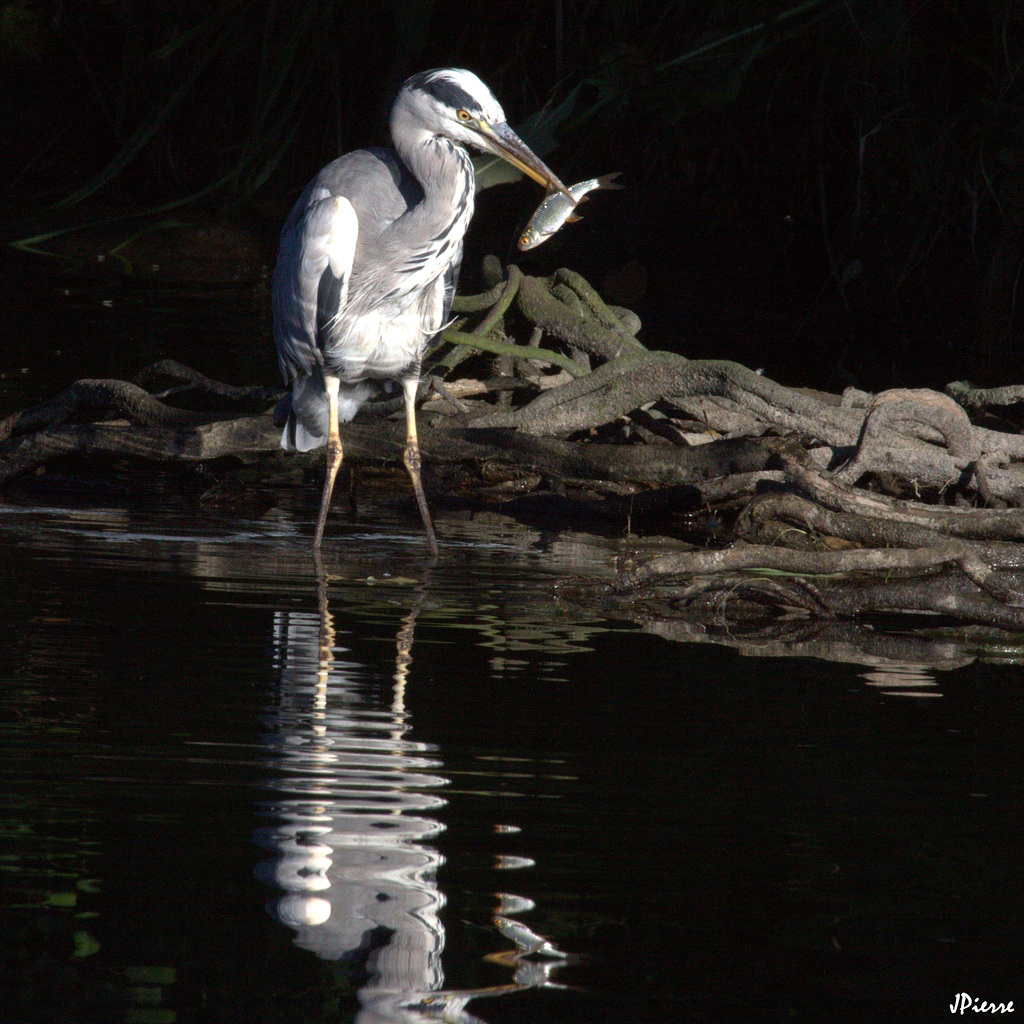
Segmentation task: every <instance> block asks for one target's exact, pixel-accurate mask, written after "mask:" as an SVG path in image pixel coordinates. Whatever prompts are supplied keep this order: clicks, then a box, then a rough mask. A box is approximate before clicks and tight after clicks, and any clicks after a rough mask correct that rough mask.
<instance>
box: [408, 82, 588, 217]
mask: <svg viewBox="0 0 1024 1024" xmlns="http://www.w3.org/2000/svg"><path fill="white" fill-rule="evenodd" d="M403 124H404V125H410V124H415V125H416V126H417V127H419V128H420V129H421V130H423V131H427V132H429V133H430V134H432V135H443V136H445V137H446V138H449V139H452V140H453V141H454V142H459V143H462V145H464V146H474V147H475V148H477V149H483V150H486V151H487V152H488V153H493V154H494V155H495V156H499V157H501V159H503V160H507V161H508V162H509V163H510V164H512V166H513V167H518V168H519V170H521V171H522V172H523V173H524V174H528V175H529V176H530V177H531V178H533V180H534V181H536V182H539V183H540V184H541V185H543V186H544V187H545V188H546V189H548V190H549V191H558V192H564V193H565V194H566V195H568V194H569V193H568V190H567V189H566V187H565V186H564V185H563V184H562V182H561V181H559V179H558V178H557V176H556V175H555V173H554V172H553V171H552V170H551V169H550V168H549V167H548V166H547V165H546V164H545V163H544V162H543V161H542V160H541V159H540V157H538V156H537V155H536V154H535V153H534V152H533V151H532V150H531V149H530V147H529V146H527V145H526V143H525V142H523V140H522V139H520V138H519V136H518V135H516V133H515V132H514V131H513V130H512V129H511V128H510V127H509V126H508V123H507V121H506V120H505V112H504V111H503V110H502V109H501V104H500V103H499V102H498V101H497V100H496V99H495V97H494V93H492V92H491V90H490V89H488V88H487V86H486V85H484V83H483V82H481V81H480V79H479V78H477V76H476V75H474V74H473V72H472V71H464V70H462V69H460V68H438V69H436V70H434V71H421V72H420V73H419V74H417V75H413V76H412V78H410V79H409V80H408V81H407V82H406V83H405V85H403V86H402V89H401V91H400V92H399V94H398V98H397V99H396V100H395V106H394V109H393V110H392V112H391V133H392V136H394V137H395V141H396V144H397V142H398V138H397V135H398V132H399V131H400V128H401V126H402V125H403ZM570 198H572V197H571V196H570Z"/></svg>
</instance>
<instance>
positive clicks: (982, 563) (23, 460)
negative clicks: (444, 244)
mask: <svg viewBox="0 0 1024 1024" xmlns="http://www.w3.org/2000/svg"><path fill="white" fill-rule="evenodd" d="M484 271H485V277H486V279H487V282H488V285H489V287H488V290H487V291H485V292H484V293H483V294H481V295H476V296H468V297H461V298H459V299H458V300H457V303H456V307H455V309H456V311H457V312H458V313H459V314H460V316H461V319H460V320H459V321H458V322H457V323H456V324H454V325H453V326H452V327H450V328H449V329H448V330H447V331H446V332H445V333H444V335H443V336H442V338H441V341H440V343H439V345H438V346H437V347H436V349H435V350H434V351H433V352H432V354H431V356H430V358H429V359H428V365H427V369H426V373H425V375H424V380H423V385H422V389H421V395H420V399H421V412H420V422H421V435H420V443H421V448H422V450H423V453H424V456H425V458H426V460H427V462H428V463H429V464H430V466H431V467H432V472H433V474H434V477H435V483H436V478H437V477H439V476H440V477H442V478H444V487H443V488H437V487H435V490H442V489H443V491H444V492H445V493H446V494H449V495H450V494H452V493H453V492H455V493H459V494H462V495H463V496H464V497H465V498H466V500H469V499H470V496H472V498H473V500H476V501H487V502H489V503H490V505H491V506H492V507H493V506H495V505H497V507H499V508H504V509H506V510H508V511H510V512H513V513H514V514H518V515H524V516H531V515H540V514H543V515H546V516H549V515H551V514H552V511H553V510H554V511H555V512H556V513H557V514H561V515H563V516H573V517H575V516H580V515H582V516H585V517H586V518H587V519H588V521H593V520H595V519H596V520H597V521H599V522H601V523H603V524H604V526H605V528H607V529H611V530H614V531H617V532H621V531H622V530H623V529H629V528H630V527H638V526H639V527H640V528H642V529H645V530H651V529H656V530H657V531H658V532H659V533H668V534H675V535H677V536H680V535H683V536H689V538H690V539H691V540H695V541H698V542H699V543H697V544H695V545H690V546H687V545H684V544H682V543H681V542H680V544H679V545H678V547H677V549H676V550H672V551H671V552H667V553H662V554H659V555H658V556H656V557H654V558H651V559H649V560H647V561H644V562H640V563H638V564H632V563H629V564H627V565H625V566H624V567H623V568H622V571H621V572H620V574H619V576H618V579H617V582H616V584H615V586H614V587H612V588H604V589H602V588H601V587H596V588H595V589H594V590H593V591H592V593H591V597H593V598H595V599H599V600H600V601H601V602H602V603H603V606H605V607H609V608H612V607H614V608H619V609H621V610H628V611H630V613H631V614H640V610H641V609H646V610H647V612H646V613H644V614H647V613H649V612H650V610H651V609H653V608H655V607H657V608H660V609H662V610H664V609H666V608H671V609H672V611H673V615H674V616H676V617H685V616H687V615H689V616H695V617H697V618H698V619H700V618H702V617H703V618H704V619H709V620H710V619H716V620H717V619H720V618H721V617H722V616H723V615H727V614H728V615H732V616H736V617H738V618H740V619H746V620H753V619H758V618H759V617H763V616H764V615H766V614H768V613H769V612H771V614H772V615H775V616H777V614H778V612H780V611H784V612H787V613H788V614H792V613H795V612H799V613H800V614H801V615H804V616H809V617H811V618H813V619H815V620H816V621H820V622H827V621H835V620H838V619H841V618H848V617H851V616H857V615H865V614H876V613H881V612H898V611H904V612H915V613H927V614H929V615H938V616H942V617H944V618H946V619H950V620H954V621H957V622H961V623H964V622H972V623H985V624H988V625H990V626H997V627H999V628H1001V629H1006V630H1020V629H1022V628H1024V584H1022V580H1024V564H1022V563H1024V545H1022V544H1021V541H1022V540H1024V434H1022V433H1021V430H1020V427H1019V424H1018V423H1016V422H1014V421H1013V420H1012V418H1011V417H1012V414H1013V413H1014V412H1015V411H1018V413H1019V410H1015V409H1014V406H1015V404H1017V403H1020V402H1022V401H1024V386H1008V387H1004V388H997V389H993V390H989V391H984V390H978V389H975V388H973V387H972V386H971V385H969V384H966V383H963V382H957V383H955V384H950V385H949V387H948V388H947V389H946V393H945V394H940V393H938V392H933V391H924V390H905V389H900V390H894V391H887V392H883V393H881V394H878V395H865V394H864V393H861V392H856V391H852V390H851V391H849V392H847V393H846V394H844V395H842V396H834V395H825V394H821V393H817V392H810V391H806V390H800V389H794V388H788V387H785V386H783V385H781V384H778V383H776V382H774V381H772V380H770V379H768V378H766V377H764V376H762V375H760V374H758V373H754V372H753V371H751V370H749V369H747V368H746V367H744V366H741V365H739V364H736V363H730V362H726V361H722V360H691V359H687V358H685V357H683V356H680V355H676V354H674V353H671V352H661V351H650V350H648V349H646V348H645V347H644V346H643V345H642V344H641V342H640V341H639V340H638V339H637V337H636V334H637V331H638V330H639V322H638V320H637V318H636V317H635V315H634V314H633V313H631V312H630V311H628V310H623V309H618V308H614V307H610V306H608V305H606V304H605V303H604V302H603V301H602V300H601V298H600V297H599V296H598V295H597V294H596V293H595V292H594V290H593V289H592V288H591V287H590V285H589V284H587V282H586V281H584V280H583V279H582V278H580V277H579V276H578V275H577V274H574V273H572V272H571V271H567V270H561V271H558V272H556V273H555V274H553V275H552V276H551V277H550V278H535V277H528V276H524V275H523V274H521V273H520V272H519V271H518V270H517V269H516V268H515V267H509V268H507V271H506V270H504V269H503V268H502V267H501V266H500V265H499V264H498V262H497V261H496V260H494V259H493V258H489V259H488V260H487V261H485V266H484ZM279 394H280V392H278V391H276V390H273V389H267V388H233V387H230V386H228V385H224V384H220V383H218V382H215V381H211V380H209V379H208V378H205V377H203V376H202V375H201V374H198V373H196V372H195V371H194V370H190V369H188V368H186V367H182V366H180V365H177V364H173V363H167V362H165V363H160V364H157V365H155V366H153V367H150V368H149V369H148V370H146V371H144V373H143V374H141V375H140V377H139V378H138V379H137V380H136V381H135V382H134V383H128V382H126V381H109V380H82V381H78V382H77V383H75V384H73V385H71V386H70V387H69V388H68V389H67V390H66V391H64V392H63V393H62V394H60V395H58V396H57V397H56V398H55V399H53V400H52V401H50V402H47V403H45V404H43V405H40V406H37V407H35V408H32V409H28V410H25V411H23V412H20V413H16V414H14V415H11V416H8V417H7V419H5V420H3V421H0V485H4V484H10V483H11V482H12V481H14V480H15V479H17V478H19V477H23V476H24V475H25V474H26V473H28V472H29V471H31V470H37V471H38V470H39V467H43V466H45V465H47V464H50V463H53V462H54V461H56V460H59V459H62V458H64V457H66V456H69V455H82V454H85V455H90V456H97V455H102V456H130V457H134V458H140V459H145V460H160V461H167V462H175V461H177V462H189V461H192V462H195V461H203V462H204V463H209V462H211V461H214V460H218V459H225V458H229V457H230V458H233V459H242V460H246V461H252V460H254V459H259V458H262V457H263V456H265V454H266V453H269V452H272V451H276V450H277V448H278V445H279V432H278V430H277V429H276V428H274V427H273V425H272V423H271V417H270V412H269V410H268V409H267V406H269V405H271V404H272V403H273V402H275V401H276V399H277V397H278V396H279ZM400 406H401V398H400V397H398V396H392V397H388V396H387V395H385V394H382V395H381V396H380V398H379V400H378V401H377V402H375V403H371V404H370V406H369V407H368V408H369V411H370V412H371V413H377V414H378V415H376V416H373V415H371V416H367V417H365V418H364V419H362V420H361V421H360V422H358V423H354V424H348V425H346V426H345V427H344V428H343V431H342V438H343V442H344V444H345V449H346V455H347V456H348V457H349V458H354V459H356V460H360V459H363V460H389V461H391V460H394V461H397V460H400V458H401V452H402V448H403V443H404V437H403V436H402V431H401V425H400V424H399V423H394V422H390V421H388V420H386V419H384V418H383V417H382V416H381V415H380V414H388V413H392V412H396V411H397V410H398V409H399V408H400ZM993 424H996V425H998V427H999V429H994V427H993ZM268 468H269V464H268ZM435 500H436V498H435ZM723 545H725V546H723ZM768 574H774V575H768ZM570 589H571V588H570ZM574 592H575V593H577V594H580V593H582V591H581V590H580V588H579V586H577V587H576V588H575V591H574Z"/></svg>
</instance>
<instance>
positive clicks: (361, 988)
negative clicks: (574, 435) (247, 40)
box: [0, 276, 1024, 1024]
mask: <svg viewBox="0 0 1024 1024" xmlns="http://www.w3.org/2000/svg"><path fill="white" fill-rule="evenodd" d="M16 291H17V294H18V296H19V298H20V302H19V303H17V304H15V308H14V309H13V312H14V314H15V325H16V330H14V331H12V334H11V344H10V345H8V346H7V351H6V355H5V357H4V360H3V364H2V366H0V404H2V405H3V408H2V409H0V414H5V413H6V412H8V411H12V410H13V409H14V408H17V407H18V406H19V405H22V404H24V403H25V402H26V401H34V400H38V399H40V398H43V397H46V396H48V395H50V394H52V393H53V392H54V391H55V390H57V388H58V387H59V386H63V385H64V384H66V383H67V382H68V381H69V380H70V379H73V378H74V377H75V376H104V375H108V374H109V375H116V376H121V377H126V376H131V375H133V374H134V373H135V372H136V371H137V370H138V369H139V368H141V366H142V365H144V364H145V363H147V362H150V361H153V360H155V359H159V358H166V357H172V358H179V359H183V360H185V361H188V362H191V363H193V364H194V365H196V366H197V368H199V369H201V370H202V371H204V372H207V373H209V374H211V375H213V376H218V377H220V378H221V379H225V380H229V381H231V382H234V383H272V382H273V365H272V364H273V361H272V356H271V354H270V350H269V340H268V338H267V333H268V331H267V325H266V323H265V316H264V315H263V314H260V313H258V312H257V310H263V309H264V306H265V303H262V302H260V301H258V300H259V295H255V296H248V297H245V296H242V297H241V298H239V296H235V297H234V298H233V299H232V301H231V302H230V303H227V304H226V303H225V301H224V297H223V296H218V295H215V294H210V295H206V294H205V293H203V294H191V295H186V296H181V295H174V294H172V293H171V292H168V293H166V294H165V295H160V294H157V295H155V296H154V295H153V294H152V293H150V294H148V295H147V294H146V293H144V292H142V291H140V290H139V289H138V288H133V287H131V286H130V283H123V284H117V283H116V282H113V283H111V282H106V283H104V284H103V285H102V288H100V287H91V288H83V289H81V290H78V291H76V290H75V288H74V287H69V286H68V283H67V282H64V281H61V282H54V281H47V280H44V279H40V280H38V281H36V280H35V279H34V278H31V276H28V277H24V278H23V279H22V280H21V281H20V283H19V285H18V288H17V289H16ZM12 294H14V293H13V292H12ZM264 312H265V311H264ZM261 317H262V319H261ZM209 338H214V339H215V340H214V341H213V342H208V343H207V344H205V346H199V347H198V348H197V347H196V339H207V340H208V339H209ZM254 338H257V339H261V342H260V343H261V344H262V343H264V342H265V347H266V352H265V353H264V356H265V358H263V357H260V358H262V363H259V359H257V364H258V365H260V366H261V367H262V369H259V370H255V369H253V365H254V364H253V362H252V359H253V357H252V352H253V350H254V344H253V339H254ZM196 351H199V352H201V353H203V355H202V356H201V357H200V358H198V359H197V358H195V353H196ZM261 351H262V349H261ZM58 353H59V354H58ZM190 353H191V356H192V358H190ZM215 359H219V360H220V364H219V365H218V364H217V363H216V362H214V360H215ZM225 360H226V361H227V365H225ZM277 497H278V500H277V502H276V504H275V505H274V506H273V507H272V508H270V509H269V510H267V511H265V512H261V513H260V514H256V513H255V512H250V513H238V512H237V511H228V510H223V509H219V510H218V509H212V508H203V507H198V508H197V507H196V506H195V505H194V504H190V503H189V502H188V501H187V500H186V499H185V498H180V499H179V498H176V497H165V498H161V499H159V500H152V499H147V500H145V501H140V502H137V503H134V504H133V503H129V502H127V501H105V502H100V503H96V504H93V505H90V504H84V503H82V502H81V501H78V502H75V501H72V500H70V499H63V498H61V499H51V498H41V497H35V498H28V497H26V498H18V499H15V498H12V499H10V500H8V501H7V502H6V503H4V504H0V582H2V584H3V586H2V591H0V593H2V602H3V603H2V609H3V614H2V615H0V722H2V729H3V732H2V742H0V809H2V821H0V831H2V836H3V840H2V843H0V869H2V876H0V877H2V888H0V907H2V909H0V1024H8V1022H22V1021H25V1022H29V1021H32V1022H34V1021H45V1022H56V1021H62V1022H63V1021H66V1022H77V1021H88V1022H94V1021H97V1022H107V1021H118V1022H121V1021H123V1022H132V1024H161V1022H170V1021H210V1022H220V1021H238V1022H263V1021H266V1022H271V1021H274V1022H276V1021H288V1022H306V1021H348V1020H353V1019H357V1020H359V1021H360V1022H363V1024H368V1022H385V1021H393V1022H414V1021H439V1020H444V1021H473V1020H482V1021H486V1022H489V1024H498V1022H501V1021H510V1022H523V1024H525V1022H534V1021H550V1022H559V1024H563V1022H564V1024H571V1022H587V1021H596V1022H605V1021H608V1022H612V1021H614V1022H662V1021H664V1022H677V1021H681V1022H688V1021H695V1022H696V1021H701V1022H727V1021H728V1022H731V1021H736V1022H747V1021H753V1022H760V1021H771V1022H775V1021H778V1022H784V1021H785V1022H789V1021H808V1022H820V1021H832V1020H835V1021H851V1022H852V1021H858V1022H865V1021H893V1022H904V1021H917V1020H921V1021H940V1020H946V1019H949V1018H950V1017H951V1016H952V1015H951V1011H950V1005H951V1003H952V1002H953V1001H954V998H955V996H956V994H957V993H960V992H968V993H970V994H971V995H972V996H973V997H976V998H978V999H986V1000H989V1001H992V1002H996V1001H1003V1002H1005V1001H1008V1000H1014V1001H1015V1009H1016V1007H1018V1006H1024V985H1022V983H1021V977H1022V975H1024V972H1022V971H1021V969H1020V964H1021V960H1022V953H1024V939H1022V934H1021V920H1022V911H1024V895H1022V888H1021V881H1022V875H1024V870H1022V855H1024V846H1022V829H1021V825H1022V820H1021V809H1022V801H1021V796H1022V784H1021V753H1020V752H1021V741H1022V722H1024V687H1022V675H1021V670H1020V668H1019V663H1020V660H1021V648H1020V647H1019V646H1015V647H1008V648H1007V649H1006V650H1004V651H1001V652H1000V651H993V650H992V649H991V648H990V649H987V650H984V651H979V650H976V649H972V648H971V647H970V646H969V642H968V638H964V641H963V642H962V643H960V642H959V641H957V640H956V639H955V638H954V639H953V640H951V641H948V642H947V643H946V644H945V646H944V647H943V648H942V651H941V652H940V654H941V656H940V657H933V656H932V655H931V654H929V655H927V656H925V655H922V656H921V658H920V660H919V661H918V660H915V657H912V656H905V657H903V658H893V657H884V656H872V657H860V656H857V661H858V663H857V664H852V663H850V664H847V663H845V662H844V661H843V658H844V657H845V655H844V654H843V653H842V652H843V651H846V650H847V649H848V647H843V646H841V645H832V646H831V647H821V648H809V647H807V646H803V647H800V648H796V647H794V648H793V650H794V651H795V650H800V651H807V650H816V651H820V652H821V654H822V657H826V656H827V657H829V658H830V659H831V660H827V661H826V660H821V659H819V658H815V657H796V656H787V649H786V648H784V647H782V648H780V646H779V645H778V644H774V645H771V646H769V645H767V644H765V645H764V646H763V647H758V646H757V645H755V644H752V643H750V642H746V643H745V644H743V645H742V646H741V645H738V644H736V645H734V644H733V640H734V638H732V637H730V636H728V635H727V634H723V635H722V636H721V638H720V639H721V642H720V643H719V644H712V643H707V642H699V641H701V639H702V638H701V635H700V632H699V631H696V632H695V631H693V630H692V629H691V630H687V629H677V628H675V627H674V625H673V624H671V623H669V624H664V623H650V624H648V626H647V628H646V629H640V628H638V627H636V626H633V625H630V624H628V623H624V622H616V621H612V620H609V619H606V618H602V617H600V616H599V615H597V614H595V613H593V612H591V611H587V610H585V609H583V608H581V607H579V606H577V605H574V604H573V603H571V602H570V601H569V600H567V599H566V598H563V597H559V596H558V594H560V593H564V591H562V590H558V589H557V588H555V586H554V584H555V582H556V581H557V580H559V579H562V578H564V577H575V576H584V577H590V576H597V577H607V576H609V575H610V573H611V562H612V559H613V557H614V556H615V555H616V554H618V553H620V551H621V550H629V549H630V544H629V543H627V542H625V541H623V542H614V541H608V540H601V539H598V538H595V537H590V536H587V535H585V534H573V533H558V532H551V533H541V532H536V531H531V530H529V529H526V528H523V527H519V526H515V525H513V524H511V523H509V522H508V521H506V520H503V519H499V518H496V517H491V516H470V515H464V516H462V517H459V518H456V517H453V515H452V514H451V513H448V514H447V515H445V516H444V517H442V518H440V519H439V522H438V527H439V536H440V539H441V543H442V558H441V561H440V563H439V564H438V565H437V566H436V567H434V568H433V570H432V571H431V572H430V573H429V574H428V573H426V572H425V571H424V567H423V564H422V560H421V559H422V552H423V539H422V534H421V529H420V526H419V523H418V520H417V519H416V516H415V512H414V511H413V509H412V507H411V505H410V504H409V503H408V502H406V503H405V504H403V505H401V506H397V505H396V506H394V507H391V506H389V507H387V508H383V509H374V508H369V509H367V510H364V513H363V515H362V516H361V518H360V519H358V520H356V521H350V520H347V519H346V518H345V516H344V514H342V513H341V511H340V510H339V512H337V513H336V514H335V515H334V516H333V517H332V520H331V524H330V527H329V536H328V541H327V551H326V561H327V571H328V574H329V578H328V579H327V581H326V583H324V584H323V585H318V581H317V579H316V577H315V575H314V573H313V572H312V567H311V564H310V557H309V536H310V533H311V520H312V517H313V515H314V511H315V502H316V497H317V496H316V494H315V493H308V494H307V493H303V492H301V491H297V492H294V493H292V492H288V493H282V494H280V495H278V496H277ZM342 504H343V503H342ZM657 634H662V635H657ZM669 638H672V639H669ZM734 646H735V648H736V649H734ZM837 652H838V653H837ZM851 657H853V655H851ZM936 666H940V667H938V668H937V667H936ZM967 1012H968V1016H969V1018H970V1017H975V1018H976V1016H977V1015H975V1014H973V1013H972V1012H971V1011H967ZM956 1016H961V1015H960V1014H957V1015H956ZM1007 1017H1008V1015H1003V1019H1006V1018H1007Z"/></svg>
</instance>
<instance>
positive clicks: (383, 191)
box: [273, 150, 422, 382]
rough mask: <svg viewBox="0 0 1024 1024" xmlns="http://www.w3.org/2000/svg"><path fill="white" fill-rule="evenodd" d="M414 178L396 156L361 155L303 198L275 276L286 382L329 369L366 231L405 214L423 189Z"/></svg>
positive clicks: (334, 166)
mask: <svg viewBox="0 0 1024 1024" xmlns="http://www.w3.org/2000/svg"><path fill="white" fill-rule="evenodd" d="M408 177H409V176H408V175H406V176H405V178H403V176H402V169H401V167H400V165H399V164H398V163H397V161H396V160H395V158H394V157H393V156H392V155H391V154H390V153H387V152H386V151H384V150H357V151H356V152H354V153H349V154H347V155H346V156H343V157H340V158H339V159H337V160H335V161H333V162H332V163H330V164H328V165H327V166H326V167H325V168H324V169H323V170H322V171H321V172H320V173H319V174H318V175H317V176H316V177H315V178H314V179H313V180H312V181H311V182H310V183H309V185H308V186H307V187H306V189H305V190H304V191H303V193H302V195H301V196H299V199H298V201H297V202H296V203H295V206H294V207H293V208H292V211H291V214H290V215H289V217H288V220H287V221H286V222H285V225H284V228H283V229H282V231H281V244H280V247H279V249H278V258H277V267H276V268H275V271H274V287H273V305H274V335H275V340H276V342H277V354H278V361H279V363H280V365H281V372H282V374H283V375H284V379H285V381H286V382H291V381H292V380H294V379H295V378H297V377H300V376H304V375H308V374H310V373H312V372H313V370H314V368H315V367H317V366H322V365H323V347H324V344H325V334H326V332H327V329H328V328H329V327H330V326H331V325H332V323H333V321H334V319H335V318H336V317H338V316H339V315H341V314H342V313H343V311H344V308H345V303H346V299H347V295H348V290H349V286H350V284H351V279H352V276H353V273H354V271H355V270H356V269H357V268H356V263H357V259H358V257H357V253H356V248H357V243H358V242H359V241H360V238H359V236H360V234H362V233H363V232H362V230H361V228H360V225H361V224H362V225H369V226H374V225H376V226H377V228H378V229H379V228H380V227H381V226H383V225H386V224H388V223H390V222H391V221H392V220H394V219H395V218H396V217H399V216H401V214H402V213H403V212H405V210H406V208H407V206H408V204H409V202H410V201H411V200H414V199H415V198H416V196H415V192H416V190H417V189H418V188H419V186H418V184H416V183H415V182H412V183H411V184H410V182H409V181H407V180H405V179H406V178H408ZM420 194H422V193H420ZM371 234H372V231H371ZM321 301H323V302H324V305H323V307H321Z"/></svg>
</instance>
